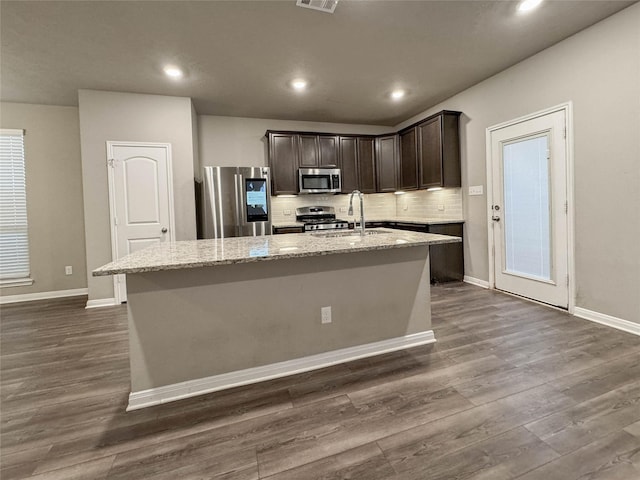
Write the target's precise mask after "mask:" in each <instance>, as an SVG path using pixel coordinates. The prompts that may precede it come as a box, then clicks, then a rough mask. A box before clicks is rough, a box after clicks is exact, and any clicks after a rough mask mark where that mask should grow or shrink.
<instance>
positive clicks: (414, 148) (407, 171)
mask: <svg viewBox="0 0 640 480" xmlns="http://www.w3.org/2000/svg"><path fill="white" fill-rule="evenodd" d="M398 170H399V174H400V177H399V181H398V189H399V190H416V189H417V188H418V138H417V136H416V128H415V127H414V128H412V129H410V130H407V131H405V132H402V133H401V134H400V162H399V169H398Z"/></svg>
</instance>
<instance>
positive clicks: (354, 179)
mask: <svg viewBox="0 0 640 480" xmlns="http://www.w3.org/2000/svg"><path fill="white" fill-rule="evenodd" d="M338 141H339V152H340V157H339V158H340V169H341V171H340V173H341V175H342V177H341V180H342V193H351V192H352V191H354V190H357V189H358V141H357V138H356V137H340V138H339V139H338Z"/></svg>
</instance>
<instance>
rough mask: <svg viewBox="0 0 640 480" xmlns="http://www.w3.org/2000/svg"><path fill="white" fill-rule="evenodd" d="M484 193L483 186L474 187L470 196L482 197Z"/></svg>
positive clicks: (470, 189)
mask: <svg viewBox="0 0 640 480" xmlns="http://www.w3.org/2000/svg"><path fill="white" fill-rule="evenodd" d="M483 193H484V187H483V186H482V185H474V186H473V187H469V195H482V194H483Z"/></svg>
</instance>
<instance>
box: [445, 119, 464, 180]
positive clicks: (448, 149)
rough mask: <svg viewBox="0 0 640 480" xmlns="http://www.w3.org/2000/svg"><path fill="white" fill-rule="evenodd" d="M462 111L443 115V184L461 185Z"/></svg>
mask: <svg viewBox="0 0 640 480" xmlns="http://www.w3.org/2000/svg"><path fill="white" fill-rule="evenodd" d="M459 118H460V112H452V111H447V112H445V113H444V114H443V115H442V186H443V187H460V186H462V177H461V175H460V127H459V125H458V124H459Z"/></svg>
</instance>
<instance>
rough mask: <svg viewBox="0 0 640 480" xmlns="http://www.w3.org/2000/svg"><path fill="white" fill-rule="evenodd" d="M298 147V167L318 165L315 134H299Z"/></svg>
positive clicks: (316, 137)
mask: <svg viewBox="0 0 640 480" xmlns="http://www.w3.org/2000/svg"><path fill="white" fill-rule="evenodd" d="M298 148H299V150H300V159H299V162H298V165H299V166H300V167H317V166H318V136H317V135H300V136H299V140H298Z"/></svg>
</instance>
